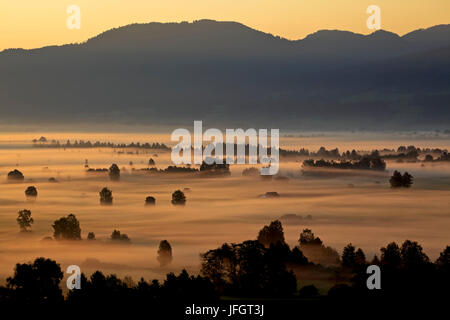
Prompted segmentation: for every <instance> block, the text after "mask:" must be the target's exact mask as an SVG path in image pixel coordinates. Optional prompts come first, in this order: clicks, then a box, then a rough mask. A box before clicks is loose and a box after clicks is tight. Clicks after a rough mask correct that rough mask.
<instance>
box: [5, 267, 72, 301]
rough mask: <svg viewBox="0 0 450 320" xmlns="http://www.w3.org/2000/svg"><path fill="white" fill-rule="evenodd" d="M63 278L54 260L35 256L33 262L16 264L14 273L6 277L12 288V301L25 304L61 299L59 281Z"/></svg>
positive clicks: (9, 286)
mask: <svg viewBox="0 0 450 320" xmlns="http://www.w3.org/2000/svg"><path fill="white" fill-rule="evenodd" d="M62 278H63V273H62V271H61V267H60V266H59V264H57V263H56V262H55V261H53V260H50V259H45V258H37V259H36V260H34V262H33V264H31V263H29V264H27V263H24V264H17V265H16V267H15V269H14V275H13V276H12V277H9V278H8V279H6V284H7V287H8V288H10V289H12V290H14V291H13V293H12V295H11V300H13V301H12V302H16V303H20V305H24V304H25V305H26V304H30V303H31V304H36V305H37V304H40V305H42V304H55V303H59V302H62V301H63V295H62V291H61V289H60V287H59V283H60V281H61V279H62Z"/></svg>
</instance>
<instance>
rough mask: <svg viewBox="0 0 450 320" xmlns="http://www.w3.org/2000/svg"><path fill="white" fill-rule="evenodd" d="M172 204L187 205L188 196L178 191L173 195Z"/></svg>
mask: <svg viewBox="0 0 450 320" xmlns="http://www.w3.org/2000/svg"><path fill="white" fill-rule="evenodd" d="M172 204H173V205H182V206H184V205H185V204H186V196H185V195H184V193H183V191H181V190H177V191H175V192H174V193H172Z"/></svg>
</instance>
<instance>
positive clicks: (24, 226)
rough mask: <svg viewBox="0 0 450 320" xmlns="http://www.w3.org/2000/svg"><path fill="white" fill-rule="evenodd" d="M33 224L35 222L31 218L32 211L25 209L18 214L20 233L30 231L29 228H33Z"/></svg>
mask: <svg viewBox="0 0 450 320" xmlns="http://www.w3.org/2000/svg"><path fill="white" fill-rule="evenodd" d="M33 222H34V220H33V218H31V211H30V210H27V209H23V210H20V211H19V212H18V217H17V223H18V224H19V227H20V231H22V232H26V231H29V228H31V224H32V223H33Z"/></svg>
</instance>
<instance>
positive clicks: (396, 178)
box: [389, 170, 403, 188]
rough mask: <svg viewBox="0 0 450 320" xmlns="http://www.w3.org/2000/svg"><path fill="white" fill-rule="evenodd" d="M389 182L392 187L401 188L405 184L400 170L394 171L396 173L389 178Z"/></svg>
mask: <svg viewBox="0 0 450 320" xmlns="http://www.w3.org/2000/svg"><path fill="white" fill-rule="evenodd" d="M389 183H390V184H391V187H392V188H400V187H402V186H403V177H402V174H401V173H400V172H398V171H397V170H395V171H394V174H393V175H392V176H391V178H390V179H389Z"/></svg>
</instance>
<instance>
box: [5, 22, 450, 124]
mask: <svg viewBox="0 0 450 320" xmlns="http://www.w3.org/2000/svg"><path fill="white" fill-rule="evenodd" d="M448 88H450V25H440V26H435V27H432V28H429V29H424V30H423V29H421V30H417V31H413V32H411V33H408V34H406V35H404V36H402V37H400V36H398V35H396V34H394V33H391V32H387V31H383V30H379V31H376V32H374V33H372V34H370V35H367V36H365V35H361V34H356V33H352V32H347V31H337V30H322V31H318V32H316V33H314V34H311V35H309V36H307V37H306V38H305V39H302V40H297V41H290V40H287V39H283V38H280V37H276V36H273V35H271V34H267V33H263V32H260V31H257V30H254V29H251V28H249V27H246V26H244V25H242V24H240V23H236V22H217V21H211V20H201V21H196V22H193V23H187V22H184V23H148V24H132V25H128V26H125V27H121V28H116V29H112V30H109V31H106V32H104V33H102V34H100V35H98V36H96V37H94V38H92V39H89V40H88V41H86V42H84V43H81V44H69V45H64V46H50V47H44V48H40V49H33V50H23V49H8V50H5V51H3V52H2V53H0V112H1V115H2V117H1V119H2V122H4V123H5V122H7V123H17V124H22V123H33V122H37V121H39V123H42V124H51V123H55V122H58V123H66V122H67V123H72V122H73V121H83V122H85V123H86V122H87V123H92V124H100V123H103V124H108V123H125V124H152V125H155V124H158V125H170V126H177V125H182V124H192V121H193V120H204V121H206V122H207V123H208V125H215V126H224V127H235V126H243V127H251V126H254V127H262V126H264V127H272V128H273V127H278V128H281V129H299V130H335V129H339V130H353V129H367V130H384V129H398V130H409V129H414V130H416V129H444V128H445V129H448V127H449V126H448V123H449V120H450V108H449V106H450V91H449V89H448ZM73 128H74V129H76V124H74V125H73Z"/></svg>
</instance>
